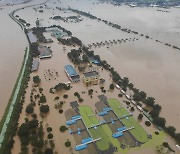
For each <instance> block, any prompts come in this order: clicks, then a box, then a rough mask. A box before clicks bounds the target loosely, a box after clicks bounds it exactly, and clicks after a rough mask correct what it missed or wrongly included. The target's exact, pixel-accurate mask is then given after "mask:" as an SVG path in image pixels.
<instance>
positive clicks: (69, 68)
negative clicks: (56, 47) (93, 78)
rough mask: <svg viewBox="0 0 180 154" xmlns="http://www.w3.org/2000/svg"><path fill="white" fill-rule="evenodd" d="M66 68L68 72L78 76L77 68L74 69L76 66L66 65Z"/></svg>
mask: <svg viewBox="0 0 180 154" xmlns="http://www.w3.org/2000/svg"><path fill="white" fill-rule="evenodd" d="M64 68H65V70H66V71H67V73H68V74H69V75H70V76H76V75H78V74H77V72H76V70H75V69H74V67H73V66H72V65H66V66H65V67H64Z"/></svg>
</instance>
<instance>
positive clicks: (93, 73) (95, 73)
mask: <svg viewBox="0 0 180 154" xmlns="http://www.w3.org/2000/svg"><path fill="white" fill-rule="evenodd" d="M83 75H84V76H85V77H86V78H89V77H95V76H97V75H99V73H98V72H97V71H90V72H86V73H83Z"/></svg>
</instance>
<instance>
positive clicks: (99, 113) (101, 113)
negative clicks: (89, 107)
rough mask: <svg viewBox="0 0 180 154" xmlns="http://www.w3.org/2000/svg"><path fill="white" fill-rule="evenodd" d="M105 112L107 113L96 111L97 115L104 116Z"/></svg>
mask: <svg viewBox="0 0 180 154" xmlns="http://www.w3.org/2000/svg"><path fill="white" fill-rule="evenodd" d="M106 114H108V113H107V111H102V112H98V115H99V116H104V115H106Z"/></svg>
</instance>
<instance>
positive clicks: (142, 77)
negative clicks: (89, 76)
mask: <svg viewBox="0 0 180 154" xmlns="http://www.w3.org/2000/svg"><path fill="white" fill-rule="evenodd" d="M78 2H79V3H81V5H78V4H77V2H76V3H75V2H74V1H66V2H65V3H64V6H68V5H69V6H70V7H72V8H75V9H79V10H82V11H85V12H90V13H91V14H93V15H95V16H97V17H100V18H102V19H105V20H108V21H111V22H113V23H117V24H120V25H121V26H123V27H125V28H130V29H133V30H135V31H138V32H140V33H143V34H147V35H149V36H152V37H153V38H154V39H155V40H156V39H159V40H161V41H164V42H168V43H172V44H174V45H177V46H178V45H179V43H180V10H179V9H175V8H171V9H168V11H169V13H164V12H159V11H157V8H130V7H128V6H119V7H117V6H113V5H111V4H97V3H92V2H85V1H84V0H79V1H78ZM87 3H88V5H87ZM82 6H83V7H82ZM85 21H86V24H87V25H92V26H91V27H93V26H94V24H92V23H94V22H95V21H94V20H91V21H90V20H85ZM98 24H100V23H98ZM78 27H79V29H78V28H77V27H76V28H75V27H70V26H68V28H69V30H71V31H72V32H73V34H76V35H77V36H78V37H79V38H80V39H81V40H82V41H83V42H85V43H87V42H88V41H87V40H89V43H91V41H92V40H95V41H100V40H97V38H98V39H100V37H99V36H101V35H103V34H104V37H101V38H102V41H104V40H109V39H111V40H112V35H111V34H109V33H108V32H109V31H108V30H107V28H106V30H105V28H104V30H103V28H101V30H100V31H99V33H98V32H97V33H96V36H95V34H94V33H95V32H94V31H95V30H96V29H97V27H98V26H96V28H95V27H94V31H93V30H91V28H88V27H87V26H84V27H83V26H82V25H81V26H78ZM110 28H111V27H110ZM84 29H86V32H85V30H84ZM82 30H84V33H83V34H82V33H81V31H82ZM111 33H112V34H114V39H116V38H117V37H119V38H121V37H122V38H123V37H124V38H129V34H126V33H125V34H124V33H123V32H121V31H120V32H118V31H117V32H116V30H115V29H114V28H111ZM86 34H87V35H86ZM106 34H107V35H106ZM124 35H125V36H124ZM131 37H136V36H133V35H131ZM155 40H147V39H144V38H139V40H138V41H134V42H126V43H123V44H121V45H113V46H110V48H109V49H107V48H106V47H101V48H94V51H95V53H97V54H99V55H100V56H101V58H102V59H105V60H107V61H108V62H109V63H110V64H111V65H112V66H113V67H114V68H115V69H116V70H117V71H118V72H119V73H120V75H121V76H122V77H124V76H127V77H128V78H129V79H130V81H131V82H132V83H134V84H135V87H137V88H139V89H140V90H143V91H145V92H147V94H148V96H152V97H155V99H156V102H157V103H159V104H160V105H161V106H162V108H163V110H162V112H161V116H163V117H165V118H166V120H167V124H168V125H173V126H175V127H176V129H177V131H180V125H179V123H178V121H179V118H180V114H179V109H180V95H179V93H180V82H179V81H180V72H179V71H178V69H179V68H180V63H179V59H180V52H179V51H178V50H174V49H172V48H170V47H166V46H164V45H163V44H160V43H157V42H155ZM87 44H88V43H87Z"/></svg>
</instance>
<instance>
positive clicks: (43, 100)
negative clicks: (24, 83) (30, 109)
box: [40, 95, 46, 103]
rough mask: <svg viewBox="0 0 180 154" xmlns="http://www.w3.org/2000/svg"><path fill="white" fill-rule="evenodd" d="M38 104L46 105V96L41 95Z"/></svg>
mask: <svg viewBox="0 0 180 154" xmlns="http://www.w3.org/2000/svg"><path fill="white" fill-rule="evenodd" d="M40 103H46V96H44V95H42V96H41V97H40Z"/></svg>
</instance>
